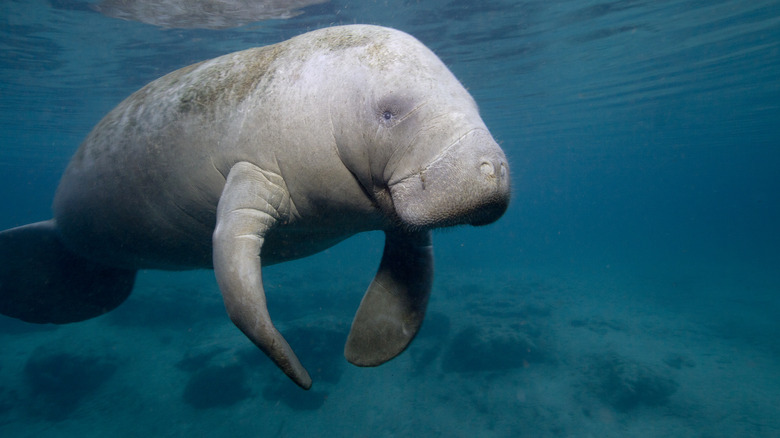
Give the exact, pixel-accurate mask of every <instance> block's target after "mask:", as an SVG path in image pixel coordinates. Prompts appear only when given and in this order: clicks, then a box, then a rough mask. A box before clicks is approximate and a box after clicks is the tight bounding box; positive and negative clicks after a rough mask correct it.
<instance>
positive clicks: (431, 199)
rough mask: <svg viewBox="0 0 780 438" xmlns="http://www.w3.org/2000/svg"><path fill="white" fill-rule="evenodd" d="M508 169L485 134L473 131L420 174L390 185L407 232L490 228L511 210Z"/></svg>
mask: <svg viewBox="0 0 780 438" xmlns="http://www.w3.org/2000/svg"><path fill="white" fill-rule="evenodd" d="M509 192H510V190H509V166H508V165H507V161H506V157H505V156H504V153H503V151H502V150H501V148H500V147H499V146H498V144H496V142H495V141H494V140H493V138H492V137H491V136H490V134H489V133H488V132H487V131H486V130H484V129H473V130H471V131H469V132H467V133H466V134H464V135H462V136H461V137H460V138H459V139H458V140H456V141H455V142H454V143H452V144H451V145H450V146H448V147H447V148H445V149H444V150H443V151H442V152H441V153H440V154H438V155H437V156H436V157H435V158H434V159H433V160H432V161H431V163H430V164H428V165H427V166H426V167H425V168H424V169H422V170H421V171H419V172H417V173H415V174H412V175H409V176H407V177H405V178H403V179H401V180H399V181H397V182H396V183H395V184H391V185H390V194H391V197H392V200H393V205H394V208H395V213H396V215H397V216H398V217H399V218H400V220H401V221H402V222H403V223H404V224H405V225H407V226H411V227H415V228H436V227H445V226H453V225H463V224H469V225H486V224H489V223H492V222H495V221H496V220H498V218H499V217H501V215H503V214H504V212H505V211H506V209H507V207H508V205H509Z"/></svg>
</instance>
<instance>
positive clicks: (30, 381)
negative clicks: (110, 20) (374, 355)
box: [0, 234, 780, 437]
mask: <svg viewBox="0 0 780 438" xmlns="http://www.w3.org/2000/svg"><path fill="white" fill-rule="evenodd" d="M379 237H380V236H359V237H357V238H355V239H353V240H354V241H352V242H348V243H346V244H343V245H341V246H339V247H336V248H334V249H331V250H329V251H326V252H325V253H323V254H320V255H318V256H316V257H313V258H311V259H307V260H306V261H303V262H294V263H292V264H287V265H279V266H277V267H271V268H269V269H267V275H266V282H267V284H268V287H267V288H268V294H269V297H270V300H271V301H270V309H271V312H272V315H273V317H274V319H275V321H276V324H277V325H278V326H279V328H280V329H281V330H282V331H283V332H284V333H285V335H286V337H287V338H288V340H289V341H290V343H291V344H292V346H293V348H295V349H296V351H297V352H298V354H299V356H300V357H301V359H302V361H303V363H304V365H306V366H307V367H308V369H309V370H310V371H311V373H312V377H313V378H314V382H315V383H314V386H313V388H312V389H311V391H309V392H304V391H302V390H300V389H298V388H297V387H295V386H294V385H293V384H292V383H290V382H289V381H288V380H287V379H286V377H285V376H284V375H283V374H281V373H280V372H279V371H278V370H277V369H276V368H275V367H273V366H272V365H271V364H270V362H269V361H268V360H267V359H266V358H265V357H264V356H263V355H262V354H261V353H260V352H259V351H257V350H256V349H255V348H254V347H253V346H252V345H251V344H250V343H249V341H247V340H246V339H245V338H244V337H243V335H242V334H241V333H240V332H239V331H238V330H237V329H236V328H235V327H233V326H232V324H231V323H230V322H229V320H228V319H227V317H226V316H225V315H224V310H223V308H222V304H221V302H220V297H219V294H218V290H217V288H216V286H215V282H214V280H213V278H212V276H213V274H212V273H211V272H210V271H200V272H196V273H192V272H190V273H163V272H143V273H142V274H141V275H140V277H139V280H138V286H137V289H136V291H135V292H134V294H133V295H132V297H131V298H130V300H129V301H128V302H126V303H125V304H124V305H123V306H122V307H121V308H120V309H118V310H116V311H115V312H113V313H111V314H108V315H106V316H103V317H100V318H97V319H94V320H91V321H87V322H83V323H79V324H72V325H68V326H62V327H58V328H41V329H36V326H31V325H26V324H23V323H17V322H15V321H12V320H9V319H3V320H2V321H1V322H0V342H2V345H3V348H4V351H3V352H4V354H3V355H2V356H0V370H2V374H0V376H1V377H0V378H1V380H0V430H2V431H3V436H30V437H33V436H35V437H46V436H52V437H55V436H56V437H61V436H84V437H86V436H117V437H122V436H127V437H131V436H166V437H178V436H182V437H184V436H186V437H211V436H223V435H230V436H366V437H393V436H462V437H467V436H469V437H471V436H593V437H602V436H615V437H618V436H632V437H657V436H699V437H735V436H767V437H768V436H777V434H778V433H780V408H779V407H778V405H777V404H776V403H775V401H776V400H778V398H779V397H780V390H779V388H780V364H778V360H777V355H778V347H780V344H778V339H777V337H776V336H775V334H776V333H777V321H775V320H774V315H775V312H776V310H777V309H776V308H775V309H770V308H766V307H762V306H760V305H758V306H757V305H756V301H760V300H762V299H765V300H768V299H769V297H764V298H761V297H760V296H759V295H760V292H761V291H764V292H767V291H768V289H766V287H767V286H776V285H772V284H767V283H766V281H769V282H771V281H774V280H773V279H772V278H764V279H762V278H760V277H755V278H753V279H752V280H751V281H749V282H747V283H746V282H745V281H744V279H739V278H728V275H727V274H723V271H722V270H719V269H718V268H717V267H715V266H710V267H709V268H711V269H714V270H716V271H718V272H720V274H718V275H713V277H717V278H718V281H716V282H714V283H712V282H710V281H709V279H708V277H707V276H705V275H704V273H702V274H701V275H696V274H690V273H689V274H688V275H676V276H675V275H672V276H669V277H666V278H664V277H654V278H647V277H644V276H643V275H645V274H646V275H650V274H653V272H652V270H649V272H645V273H642V272H638V270H637V269H636V268H631V267H630V266H626V265H627V263H620V262H618V263H617V265H618V266H611V265H603V266H601V268H598V267H595V266H579V267H578V266H575V265H572V264H569V265H568V266H562V267H558V266H547V267H543V266H536V267H535V268H534V269H533V270H532V272H529V273H527V274H523V273H521V272H520V271H518V270H517V269H508V268H507V267H502V266H488V265H483V264H479V262H478V261H477V262H475V263H471V264H467V263H466V260H468V248H463V247H462V246H460V245H453V246H452V247H451V248H448V253H447V254H445V255H439V256H438V259H439V260H438V261H439V262H440V263H439V265H440V268H439V270H438V273H437V281H436V286H435V291H434V295H433V298H432V300H431V305H430V308H429V314H428V316H427V320H426V323H425V325H424V328H423V330H422V331H421V333H420V335H419V337H418V338H417V339H416V340H415V341H414V343H413V344H412V346H411V347H410V348H409V349H408V350H407V351H406V352H405V353H404V354H402V355H401V356H400V357H398V358H397V359H395V360H393V361H391V362H389V363H387V364H385V365H383V366H381V367H378V368H358V367H354V366H352V365H349V364H348V363H347V362H346V361H345V360H344V358H343V356H342V352H341V351H342V348H343V342H344V340H345V339H346V334H347V331H348V327H349V323H350V321H351V314H352V312H354V309H355V308H356V307H357V304H358V303H359V299H360V295H361V292H362V290H363V288H364V287H365V285H366V284H367V282H368V281H369V280H370V277H371V276H372V275H373V264H374V263H373V262H372V261H370V260H369V259H371V258H372V257H370V256H375V257H376V258H377V259H378V257H379V255H380V252H379V250H380V247H381V238H379ZM444 238H445V239H447V235H446V234H445V235H444ZM366 246H367V247H368V248H367V249H366V248H365V247H366ZM458 248H460V249H458ZM357 253H360V254H361V255H362V257H355V254H357ZM458 257H462V258H461V259H460V261H461V262H459V261H458V260H459V259H458ZM448 262H449V265H448ZM620 266H623V268H621V267H620ZM564 268H565V269H564ZM291 271H292V272H294V273H290V272H291ZM656 273H657V272H656ZM735 288H742V289H744V290H746V291H747V290H749V291H752V292H753V295H752V296H751V297H747V296H746V297H745V299H744V302H740V301H739V300H734V302H733V303H732V306H731V307H730V308H729V310H728V311H726V312H723V311H721V312H722V313H719V314H714V313H713V312H717V310H714V309H711V308H710V307H713V308H718V309H719V308H720V306H708V304H707V303H708V300H709V299H710V298H712V297H714V296H717V295H718V294H719V293H720V292H722V291H725V295H733V292H734V290H735ZM681 293H685V294H693V295H699V298H700V301H698V302H697V303H696V304H695V305H691V306H690V307H688V308H683V307H681V306H680V305H679V304H672V305H670V303H674V302H678V301H679V299H678V298H677V297H676V296H677V295H679V294H681ZM767 302H770V301H767ZM282 309H284V310H282ZM275 310H276V311H275ZM66 362H67V363H69V364H71V365H67V366H63V364H64V363H66Z"/></svg>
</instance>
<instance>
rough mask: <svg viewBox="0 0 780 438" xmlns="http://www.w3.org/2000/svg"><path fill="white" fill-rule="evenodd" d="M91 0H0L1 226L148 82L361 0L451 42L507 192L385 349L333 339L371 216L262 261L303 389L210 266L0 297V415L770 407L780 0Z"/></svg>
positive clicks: (30, 428)
mask: <svg viewBox="0 0 780 438" xmlns="http://www.w3.org/2000/svg"><path fill="white" fill-rule="evenodd" d="M90 3H91V2H88V1H78V0H49V1H45V0H26V1H21V0H19V1H17V0H5V1H3V2H2V3H1V4H0V202H1V203H2V205H3V206H4V208H3V209H2V214H1V215H0V229H6V228H11V227H14V226H18V225H23V224H26V223H30V222H35V221H39V220H45V219H48V218H49V217H50V216H51V210H50V203H51V199H52V196H53V194H54V190H55V188H56V185H57V182H58V179H59V176H60V174H61V172H62V171H63V170H64V168H65V166H66V165H67V163H68V160H69V158H70V156H71V155H72V154H73V153H74V152H75V150H76V149H77V147H78V145H79V143H80V142H81V141H82V140H83V139H84V137H85V136H86V135H87V133H88V132H89V131H90V129H91V128H92V127H93V126H94V125H95V124H96V123H97V122H98V121H99V120H100V119H101V117H102V116H103V115H105V113H106V112H108V111H109V110H110V109H111V108H113V107H114V106H115V105H116V104H117V103H119V102H120V101H121V100H122V99H124V98H125V97H127V96H128V95H129V94H130V93H132V92H133V91H135V90H137V89H138V88H140V87H141V86H143V85H144V84H146V83H147V82H149V81H151V80H153V79H156V78H157V77H160V76H162V75H164V74H166V73H168V72H170V71H172V70H175V69H177V68H180V67H183V66H186V65H189V64H192V63H194V62H197V61H200V60H203V59H208V58H212V57H215V56H218V55H221V54H224V53H228V52H231V51H235V50H241V49H245V48H249V47H254V46H261V45H266V44H271V43H275V42H279V41H282V40H285V39H288V38H290V37H292V36H295V35H298V34H300V33H303V32H306V31H309V30H313V29H316V28H321V27H326V26H330V25H336V24H350V23H368V24H379V25H384V26H390V27H395V28H398V29H401V30H404V31H406V32H408V33H410V34H412V35H414V36H416V37H417V38H418V39H420V40H421V41H422V42H423V43H425V44H426V45H428V46H429V47H430V48H431V49H433V50H434V52H436V53H437V54H438V55H439V56H440V57H441V58H442V60H443V61H444V62H445V63H446V64H447V65H448V66H449V67H450V68H451V70H452V71H453V72H454V73H455V75H456V76H457V77H458V78H459V79H460V80H461V81H462V82H463V84H464V85H465V86H466V87H467V88H468V89H469V91H470V92H471V94H472V95H473V96H474V98H475V99H476V101H477V102H478V104H479V106H480V110H481V114H482V116H483V119H484V120H485V122H486V123H487V125H488V126H489V128H490V130H491V132H492V133H493V135H494V137H495V138H496V139H497V140H498V141H499V142H500V143H501V145H502V148H503V149H504V150H505V152H506V154H507V157H508V159H509V163H510V168H511V176H512V188H513V198H512V203H511V205H510V208H509V210H508V211H507V213H506V215H505V216H504V217H503V218H502V219H501V220H500V221H499V222H497V223H495V224H492V225H489V226H487V227H480V228H457V229H453V230H444V231H440V232H437V233H436V234H435V236H434V245H435V248H436V264H437V271H436V281H435V285H434V292H433V297H432V299H431V304H430V307H429V315H428V318H427V319H426V323H425V325H424V327H423V330H422V332H421V334H420V336H419V338H418V339H416V340H415V342H414V343H413V344H412V346H411V347H410V348H409V350H407V351H406V352H405V353H404V354H403V355H402V356H400V357H399V358H397V359H395V360H393V361H392V362H390V363H388V364H385V365H383V366H381V367H379V368H372V369H364V368H356V367H353V366H351V365H349V364H348V363H347V362H346V361H345V360H344V358H343V356H342V350H343V344H344V341H345V339H346V335H347V333H348V329H349V324H350V323H351V319H352V316H353V314H354V312H355V310H356V309H357V306H358V304H359V302H360V298H361V296H362V293H363V292H364V290H365V288H366V287H367V285H368V283H369V282H370V280H371V278H372V277H373V275H374V273H375V271H376V268H377V266H378V263H379V259H380V257H381V250H382V236H381V234H377V233H369V234H365V235H360V236H355V237H354V238H352V239H350V240H349V241H347V242H344V243H343V244H341V245H339V246H337V247H334V248H332V249H330V250H328V251H325V252H323V253H321V254H318V255H316V256H314V257H311V258H308V259H305V260H301V261H296V262H291V263H287V264H282V265H278V266H273V267H271V268H269V269H268V270H267V272H266V276H267V278H266V283H267V285H268V286H267V289H268V295H269V301H270V303H269V306H270V310H271V313H272V316H273V318H274V321H275V323H276V324H277V326H278V327H279V328H280V329H281V330H282V332H283V333H285V337H286V338H287V339H288V340H289V341H290V343H291V344H292V346H293V348H294V349H295V350H296V351H297V352H298V354H299V356H300V357H301V360H302V361H303V363H304V365H305V366H307V368H308V369H309V370H310V371H311V372H312V375H313V378H314V380H315V384H314V387H313V388H312V390H311V391H310V392H303V391H301V390H299V389H298V388H297V387H295V386H294V385H293V384H291V383H289V382H288V381H287V379H286V378H285V377H284V375H282V374H281V373H280V372H279V371H278V370H277V369H276V368H275V367H273V366H272V365H271V364H270V362H269V361H268V360H267V359H266V358H265V357H264V356H263V355H262V353H260V352H259V351H257V350H256V349H255V348H254V347H253V346H252V345H251V344H250V343H249V341H248V340H246V338H244V336H243V335H242V334H241V333H240V332H239V331H238V330H237V329H236V328H235V327H234V326H232V324H231V323H230V321H229V320H228V318H227V317H226V315H225V314H224V308H223V307H222V303H221V298H220V296H219V291H218V289H217V287H216V282H215V280H214V278H213V273H212V272H210V271H196V272H180V273H171V272H142V273H141V274H140V276H139V279H138V285H137V287H136V290H135V292H134V293H133V295H132V296H131V298H130V299H129V300H128V301H127V302H126V303H125V304H123V305H122V306H121V307H120V308H119V309H117V310H116V311H114V312H112V313H110V314H107V315H105V316H102V317H100V318H96V319H94V320H90V321H87V322H83V323H78V324H71V325H67V326H60V327H54V326H36V325H30V324H25V323H21V322H18V321H15V320H12V319H10V318H6V317H0V435H2V436H9V437H10V436H36V437H40V436H71V435H72V436H81V437H83V436H139V435H142V434H143V435H146V436H171V437H174V436H188V437H192V436H204V437H205V436H208V437H214V436H223V435H224V436H227V435H230V436H367V437H390V436H400V435H406V436H409V435H414V436H532V437H538V436H648V437H651V436H664V435H666V436H700V437H733V436H767V437H768V436H779V435H780V420H778V418H780V408H778V406H777V400H780V319H779V318H778V316H777V315H780V269H779V268H778V267H780V250H778V248H779V247H780V232H779V231H778V224H780V202H779V201H780V198H779V197H778V193H780V80H779V79H778V78H780V2H777V1H768V0H759V1H751V2H745V1H737V0H712V1H698V0H688V1H686V0H667V1H642V0H622V1H606V0H602V1H574V0H569V1H501V0H492V1H484V2H470V1H462V0H460V1H459V0H453V1H445V0H432V1H396V2H393V1H360V2H358V1H350V0H332V1H330V2H327V3H322V4H318V5H313V6H310V7H308V8H306V9H304V10H303V11H304V13H303V14H301V15H299V16H296V17H293V18H290V19H285V20H268V21H260V22H256V23H252V24H248V25H245V26H241V27H238V28H230V29H221V30H208V29H166V28H161V27H156V26H153V25H149V24H144V23H140V22H136V21H125V20H119V19H115V18H111V17H107V16H104V15H101V14H99V13H97V12H95V11H94V10H93V9H91V8H90Z"/></svg>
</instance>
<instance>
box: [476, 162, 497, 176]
mask: <svg viewBox="0 0 780 438" xmlns="http://www.w3.org/2000/svg"><path fill="white" fill-rule="evenodd" d="M495 170H496V169H495V168H494V167H493V163H491V162H490V161H487V160H485V161H483V162H482V164H480V165H479V171H480V172H482V174H483V175H485V176H495Z"/></svg>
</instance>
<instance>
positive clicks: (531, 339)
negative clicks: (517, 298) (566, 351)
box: [442, 324, 549, 373]
mask: <svg viewBox="0 0 780 438" xmlns="http://www.w3.org/2000/svg"><path fill="white" fill-rule="evenodd" d="M539 334H540V332H539V330H537V329H536V328H534V327H531V326H530V325H528V324H525V325H519V324H500V325H487V326H475V325H474V326H470V327H467V328H465V329H463V330H461V331H460V332H459V333H458V334H457V335H455V337H454V338H453V340H452V342H451V343H450V345H449V347H448V348H447V351H446V352H445V353H444V356H443V357H442V370H443V371H445V372H458V373H464V372H480V371H497V370H506V369H512V368H520V367H524V366H528V365H529V364H530V363H535V362H543V361H545V360H547V358H548V357H549V353H548V352H547V351H545V349H544V347H543V343H542V342H541V339H540V336H539Z"/></svg>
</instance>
